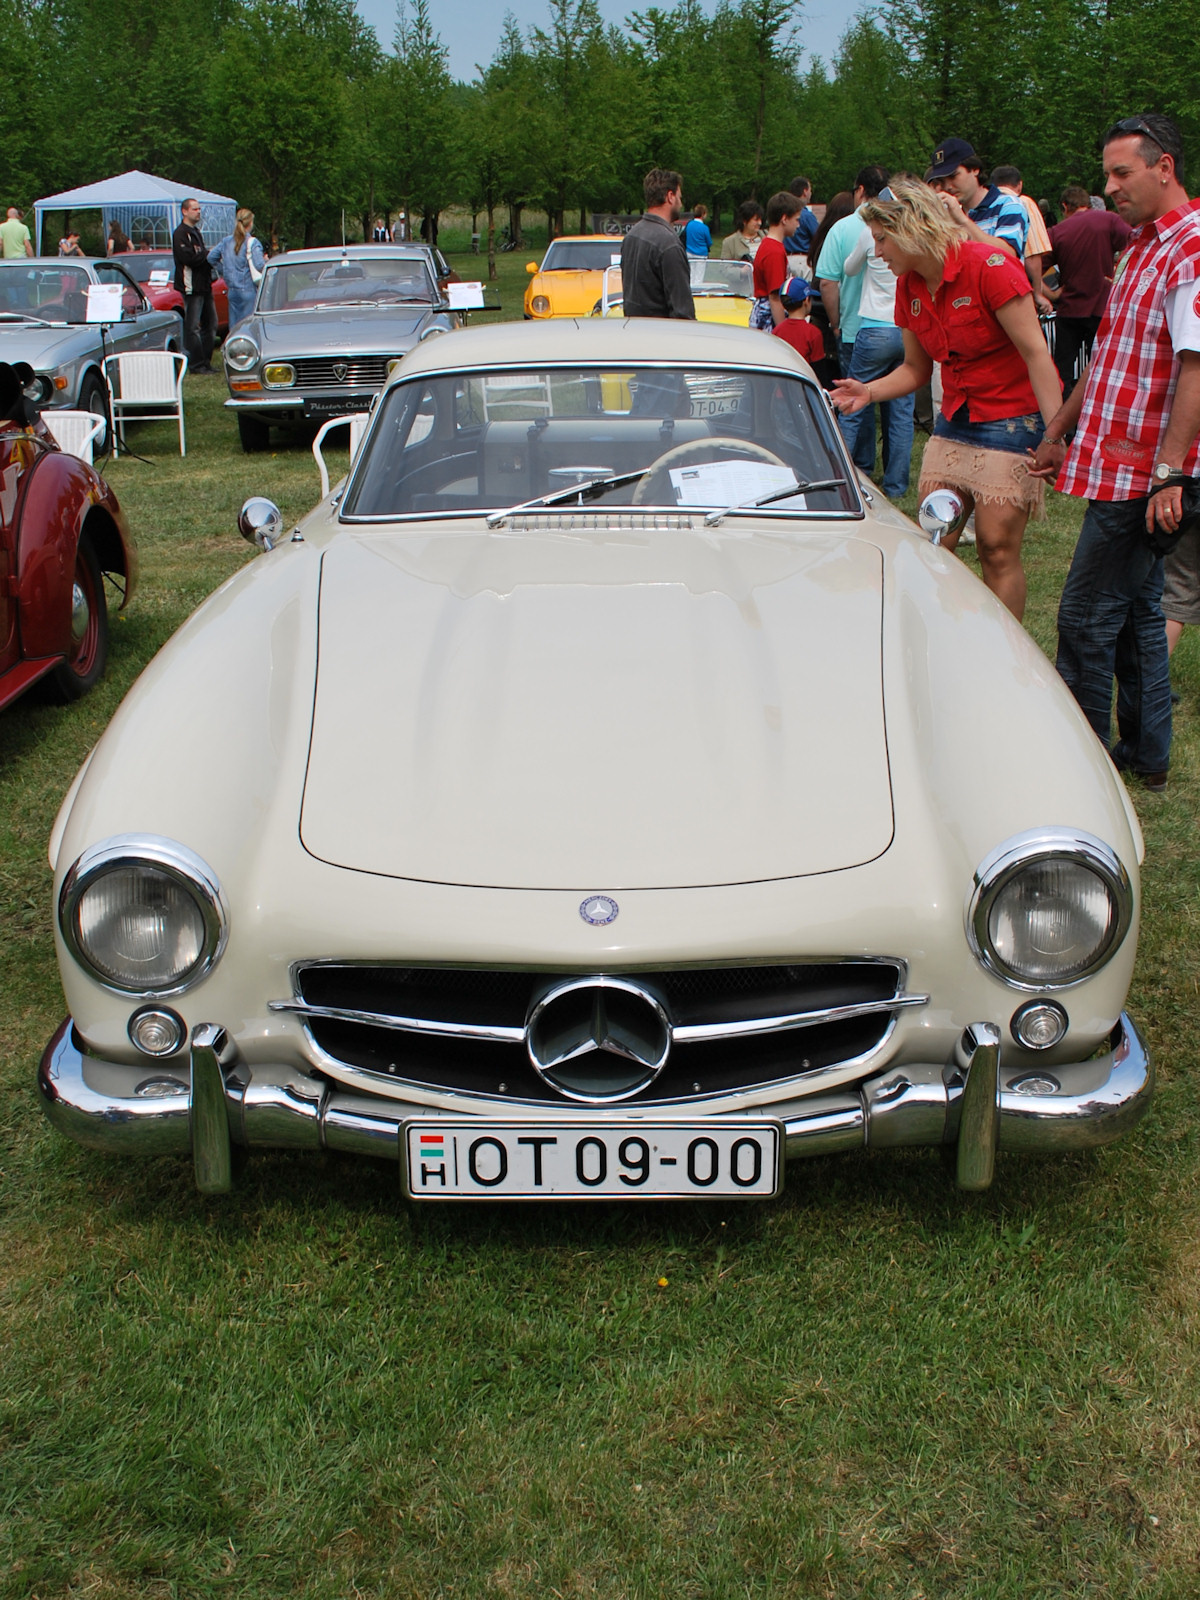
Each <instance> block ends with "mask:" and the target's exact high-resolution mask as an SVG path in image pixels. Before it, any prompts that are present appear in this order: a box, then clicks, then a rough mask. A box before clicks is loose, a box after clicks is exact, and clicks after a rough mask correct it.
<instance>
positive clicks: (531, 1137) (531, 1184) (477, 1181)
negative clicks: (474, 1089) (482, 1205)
mask: <svg viewBox="0 0 1200 1600" xmlns="http://www.w3.org/2000/svg"><path fill="white" fill-rule="evenodd" d="M400 1153H401V1157H402V1163H401V1165H402V1174H401V1178H402V1183H403V1187H404V1192H405V1193H406V1194H407V1195H409V1196H410V1197H411V1198H412V1199H414V1200H488V1199H493V1200H616V1199H625V1200H629V1199H647V1198H649V1199H655V1200H678V1199H693V1200H702V1199H705V1198H708V1199H716V1198H720V1199H723V1200H729V1199H755V1200H763V1199H768V1198H769V1197H770V1196H771V1195H775V1194H778V1193H779V1191H780V1189H781V1188H782V1185H783V1130H782V1128H781V1126H780V1124H779V1123H777V1122H743V1121H737V1120H734V1119H729V1120H726V1121H723V1122H722V1121H716V1120H714V1121H711V1122H708V1121H705V1122H701V1123H688V1124H684V1123H678V1122H634V1121H629V1122H622V1123H616V1124H614V1123H612V1122H600V1121H587V1120H583V1119H580V1120H579V1121H571V1122H566V1121H564V1122H554V1123H547V1122H523V1121H521V1120H519V1119H516V1120H511V1121H505V1122H501V1123H496V1122H488V1123H481V1122H479V1121H477V1120H474V1119H470V1120H464V1121H461V1122H455V1121H451V1120H450V1119H449V1118H446V1119H439V1120H436V1121H425V1122H406V1123H405V1124H404V1126H403V1128H402V1129H401V1130H400Z"/></svg>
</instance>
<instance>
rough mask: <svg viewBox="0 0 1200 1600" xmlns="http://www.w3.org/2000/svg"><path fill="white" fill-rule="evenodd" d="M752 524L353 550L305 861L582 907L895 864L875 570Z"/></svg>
mask: <svg viewBox="0 0 1200 1600" xmlns="http://www.w3.org/2000/svg"><path fill="white" fill-rule="evenodd" d="M744 527H745V524H742V526H741V527H740V528H739V526H738V523H737V522H736V521H735V522H733V523H732V524H731V526H730V527H729V528H728V530H727V529H725V528H722V529H721V530H720V531H718V532H712V533H701V532H699V531H696V530H686V529H673V530H672V529H658V530H655V531H654V532H652V533H648V534H647V533H640V532H633V531H630V532H627V533H624V534H623V533H621V532H620V531H619V530H617V529H609V528H602V529H600V530H599V531H594V532H588V533H584V534H582V535H580V534H577V533H573V532H571V531H569V530H568V529H566V528H564V530H563V531H560V532H554V531H549V532H548V531H546V530H545V529H544V528H541V529H539V530H538V531H537V532H536V533H531V534H528V535H521V534H508V533H493V534H482V533H449V532H446V531H439V533H438V534H437V535H435V536H433V537H428V536H426V537H423V538H422V537H409V536H401V535H397V534H396V533H394V532H382V531H381V532H380V533H378V534H372V533H368V532H365V531H364V532H363V533H361V534H358V535H354V536H350V537H347V536H346V535H345V534H344V533H343V535H342V537H341V538H340V539H339V540H338V541H336V542H335V543H334V544H333V545H332V546H331V547H330V548H329V549H328V550H327V551H326V553H325V556H324V560H323V568H322V575H321V590H320V601H319V645H318V672H317V687H316V696H315V706H314V714H313V725H312V737H311V744H310V750H309V760H308V768H307V774H306V780H305V790H304V796H303V801H302V811H301V837H302V840H303V843H304V845H305V848H306V849H307V850H308V851H309V852H310V853H311V854H313V855H314V856H316V857H318V858H319V859H321V860H323V861H326V862H329V863H331V864H333V865H337V866H341V867H347V868H352V869H354V870H356V871H361V872H369V873H379V874H385V875H388V876H394V877H400V878H415V879H421V880H426V881H433V882H441V883H456V884H472V885H486V886H495V887H506V888H572V889H578V890H580V891H584V892H586V891H591V890H620V889H630V888H659V887H662V888H666V887H692V886H700V885H706V884H722V883H742V882H749V881H757V880H765V879H771V878H784V877H793V876H798V875H802V874H811V873H825V872H833V871H836V870H838V869H841V868H846V867H851V866H855V865H858V864H861V863H863V862H866V861H869V860H872V859H874V858H875V857H877V856H878V855H880V854H881V853H882V852H884V851H885V850H886V849H887V848H888V845H889V843H890V842H891V838H892V832H893V817H892V794H891V784H890V777H889V770H888V756H887V746H886V738H885V727H884V706H883V689H882V662H881V649H882V646H881V631H882V628H881V623H882V582H883V557H882V554H881V551H880V550H879V549H878V548H877V547H876V546H875V545H873V544H870V543H868V542H866V541H865V540H863V539H861V538H855V537H853V536H849V537H843V536H840V535H838V534H836V533H822V532H819V531H813V532H811V533H805V534H804V535H802V536H801V537H799V538H797V537H796V536H795V535H794V534H793V535H792V536H791V537H786V536H775V535H772V534H770V533H767V532H763V531H759V532H748V531H742V530H743V529H744Z"/></svg>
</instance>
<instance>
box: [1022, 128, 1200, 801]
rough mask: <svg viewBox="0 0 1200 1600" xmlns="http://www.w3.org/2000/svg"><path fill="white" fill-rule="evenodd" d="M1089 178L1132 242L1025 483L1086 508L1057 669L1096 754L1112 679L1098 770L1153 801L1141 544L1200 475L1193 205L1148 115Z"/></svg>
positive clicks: (1160, 701) (1154, 707) (1167, 736)
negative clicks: (1099, 175)
mask: <svg viewBox="0 0 1200 1600" xmlns="http://www.w3.org/2000/svg"><path fill="white" fill-rule="evenodd" d="M1104 170H1105V172H1106V174H1107V175H1108V182H1107V185H1106V187H1105V193H1106V194H1108V195H1110V196H1111V197H1112V201H1113V204H1114V205H1115V207H1116V209H1117V211H1118V213H1119V214H1120V215H1121V216H1122V217H1123V218H1124V220H1125V221H1126V222H1127V223H1129V225H1130V226H1131V227H1132V228H1133V229H1134V230H1135V231H1134V234H1133V238H1132V240H1131V242H1130V245H1129V249H1128V250H1127V251H1126V253H1125V255H1124V256H1122V258H1121V260H1120V262H1119V263H1118V265H1117V269H1116V274H1115V278H1114V283H1113V289H1112V293H1111V295H1110V296H1109V300H1108V308H1107V310H1106V311H1105V314H1104V318H1103V320H1102V322H1101V324H1100V327H1099V329H1098V331H1097V334H1096V344H1095V349H1094V351H1093V355H1092V360H1091V364H1090V365H1089V366H1088V368H1087V370H1086V371H1085V372H1084V374H1083V376H1082V377H1081V378H1080V380H1079V382H1078V383H1077V384H1076V385H1075V388H1074V389H1073V391H1072V392H1071V395H1070V396H1069V398H1068V399H1067V400H1066V401H1065V402H1064V404H1063V407H1062V409H1061V411H1059V412H1058V414H1057V415H1056V416H1055V417H1053V418H1052V419H1051V422H1050V425H1049V427H1048V428H1047V429H1046V432H1045V435H1044V436H1043V439H1042V443H1041V444H1040V445H1039V446H1038V449H1037V452H1036V460H1035V464H1034V466H1033V469H1032V470H1033V471H1034V472H1035V474H1036V475H1037V476H1039V477H1043V478H1052V477H1054V476H1055V475H1056V474H1057V479H1058V488H1059V489H1060V490H1062V492H1063V493H1064V494H1077V495H1082V496H1085V497H1086V498H1087V501H1088V509H1087V513H1086V514H1085V516H1084V519H1083V526H1082V528H1081V529H1080V530H1079V542H1078V544H1077V545H1076V547H1075V555H1074V558H1073V559H1072V562H1071V570H1070V573H1069V574H1068V576H1067V581H1066V585H1065V587H1064V589H1063V594H1062V600H1061V602H1060V604H1059V610H1058V662H1057V665H1058V670H1059V672H1060V673H1061V674H1062V677H1063V679H1064V680H1065V682H1066V684H1067V686H1068V688H1069V689H1070V690H1071V692H1072V693H1073V694H1074V696H1075V698H1076V699H1077V700H1078V701H1079V704H1080V706H1081V707H1082V708H1083V711H1084V714H1085V715H1086V717H1087V719H1088V721H1089V722H1090V723H1091V725H1092V727H1093V728H1094V729H1095V730H1096V733H1097V734H1098V735H1099V737H1100V739H1101V741H1102V742H1103V743H1104V745H1105V746H1106V747H1107V745H1108V742H1109V735H1110V731H1111V726H1112V723H1111V715H1112V712H1111V707H1112V681H1113V676H1114V674H1115V676H1116V679H1117V730H1118V733H1119V736H1120V737H1119V739H1118V741H1117V744H1116V745H1115V746H1114V748H1113V752H1112V755H1113V760H1114V761H1115V762H1116V764H1117V766H1118V767H1119V768H1121V770H1123V771H1128V772H1130V773H1132V774H1134V775H1136V776H1137V777H1139V778H1140V779H1141V781H1142V783H1143V784H1144V785H1145V787H1146V788H1147V789H1150V790H1152V791H1154V792H1155V793H1161V792H1162V791H1163V790H1164V789H1165V788H1166V786H1167V768H1168V766H1169V764H1170V752H1171V686H1170V679H1169V677H1168V671H1167V638H1166V624H1165V621H1164V618H1163V610H1162V587H1163V564H1162V558H1161V556H1156V555H1155V554H1154V552H1153V551H1152V550H1151V549H1150V547H1149V545H1148V544H1147V543H1146V540H1145V538H1144V530H1146V529H1154V528H1155V526H1156V525H1157V526H1158V527H1159V528H1161V529H1164V530H1167V531H1171V532H1173V531H1174V530H1175V529H1176V528H1178V526H1179V519H1180V516H1181V514H1182V491H1181V489H1180V487H1179V480H1180V478H1181V477H1182V476H1186V477H1195V476H1196V475H1197V472H1198V471H1200V448H1198V445H1197V435H1198V434H1200V200H1189V199H1188V195H1187V190H1186V189H1185V188H1184V187H1183V149H1182V145H1181V141H1180V137H1179V130H1178V128H1177V127H1176V126H1175V124H1174V123H1173V122H1172V121H1170V119H1169V118H1167V117H1163V116H1159V115H1157V114H1156V113H1154V112H1147V113H1146V114H1145V115H1144V116H1140V117H1126V118H1125V120H1124V121H1123V122H1118V123H1117V124H1116V125H1115V126H1114V127H1112V128H1110V129H1109V131H1108V133H1107V134H1106V135H1105V140H1104ZM1072 429H1075V430H1077V431H1076V433H1075V439H1074V442H1073V443H1072V445H1071V447H1070V450H1069V451H1068V449H1067V445H1066V436H1067V435H1068V434H1069V433H1070V432H1071V431H1072Z"/></svg>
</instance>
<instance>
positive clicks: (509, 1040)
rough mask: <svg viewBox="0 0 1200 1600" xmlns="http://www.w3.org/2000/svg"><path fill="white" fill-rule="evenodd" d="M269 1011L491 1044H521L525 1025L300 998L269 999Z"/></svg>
mask: <svg viewBox="0 0 1200 1600" xmlns="http://www.w3.org/2000/svg"><path fill="white" fill-rule="evenodd" d="M267 1010H268V1011H291V1012H295V1013H296V1014H297V1015H299V1016H302V1017H313V1018H318V1019H323V1020H324V1021H326V1022H362V1023H365V1024H366V1025H367V1027H369V1028H391V1029H393V1030H394V1031H395V1032H397V1033H436V1034H441V1035H442V1036H443V1037H449V1038H453V1039H483V1040H486V1041H489V1042H491V1043H492V1044H524V1043H525V1029H524V1028H523V1027H520V1028H506V1027H503V1026H502V1025H500V1024H496V1025H494V1026H493V1025H491V1024H489V1023H485V1022H439V1021H437V1020H436V1018H433V1017H397V1016H393V1015H392V1014H391V1013H390V1012H388V1011H350V1010H346V1009H343V1008H342V1007H341V1006H308V1005H305V1003H304V1001H303V1000H268V1002H267Z"/></svg>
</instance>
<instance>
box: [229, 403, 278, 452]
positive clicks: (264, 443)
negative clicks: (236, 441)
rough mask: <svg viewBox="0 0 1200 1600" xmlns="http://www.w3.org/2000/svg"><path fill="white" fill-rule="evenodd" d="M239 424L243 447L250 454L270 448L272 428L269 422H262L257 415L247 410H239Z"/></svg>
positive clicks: (239, 435) (239, 434)
mask: <svg viewBox="0 0 1200 1600" xmlns="http://www.w3.org/2000/svg"><path fill="white" fill-rule="evenodd" d="M237 424H238V437H239V438H240V439H241V441H242V449H243V450H244V451H245V453H246V454H247V455H248V456H253V455H257V454H258V453H259V452H260V451H262V450H269V449H270V446H271V429H270V427H269V426H268V424H267V423H265V422H260V421H259V419H258V418H257V417H252V416H249V415H248V414H247V413H246V412H245V411H239V412H238V419H237Z"/></svg>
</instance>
